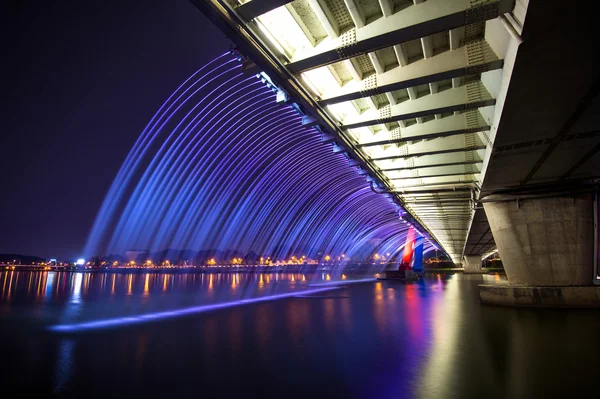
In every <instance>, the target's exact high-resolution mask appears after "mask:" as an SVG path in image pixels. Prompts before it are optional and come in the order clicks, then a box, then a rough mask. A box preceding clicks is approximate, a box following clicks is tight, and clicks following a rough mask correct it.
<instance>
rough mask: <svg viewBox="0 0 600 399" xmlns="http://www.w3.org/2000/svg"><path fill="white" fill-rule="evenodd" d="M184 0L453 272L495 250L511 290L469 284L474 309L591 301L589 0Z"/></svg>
mask: <svg viewBox="0 0 600 399" xmlns="http://www.w3.org/2000/svg"><path fill="white" fill-rule="evenodd" d="M192 2H193V3H194V4H195V5H196V6H197V7H198V8H199V9H200V10H201V11H202V12H204V13H205V14H206V15H207V16H208V17H209V18H210V19H211V20H212V21H213V22H214V23H215V24H216V25H217V26H218V27H219V28H220V29H221V30H222V31H223V32H224V34H226V35H227V36H228V37H229V38H230V39H231V41H232V42H233V43H234V44H235V51H236V52H237V53H238V54H239V57H240V60H241V61H242V68H243V70H244V71H246V72H247V73H249V74H262V76H263V78H264V79H266V80H269V81H270V82H271V83H272V84H273V85H274V87H275V88H276V89H277V90H278V97H277V98H278V101H279V102H281V103H282V105H290V106H293V107H294V108H295V109H297V110H298V112H300V113H301V114H302V115H303V123H304V124H305V125H307V126H312V127H314V128H315V129H318V130H319V131H321V132H322V137H323V142H324V143H325V144H330V145H332V148H333V151H334V152H340V153H344V154H346V156H347V157H348V159H349V165H350V166H352V167H357V168H359V169H360V171H361V173H363V174H364V175H365V176H366V178H367V180H368V181H369V182H370V184H371V187H372V189H373V190H374V191H377V192H379V193H381V194H382V195H386V196H388V197H389V198H390V200H391V201H394V202H396V203H397V204H398V205H399V207H401V208H402V209H403V210H405V211H406V213H405V215H404V216H403V217H404V218H405V219H406V220H407V222H409V223H411V224H412V225H413V226H414V227H415V228H416V229H417V230H418V231H419V232H421V233H422V234H423V235H424V236H425V237H426V239H428V240H430V241H431V242H432V243H435V244H436V245H438V246H439V247H440V249H442V250H443V251H444V252H445V253H446V254H447V255H448V256H449V257H451V259H452V260H453V261H454V262H455V263H457V264H460V263H462V264H464V266H465V270H466V271H467V272H479V271H480V270H481V260H482V257H485V256H487V255H488V254H490V253H493V252H495V251H498V252H499V254H500V256H501V258H502V260H503V263H504V266H505V270H506V273H507V277H508V280H509V282H510V285H509V286H506V287H504V288H503V289H500V288H498V287H488V286H482V287H481V292H480V294H481V298H482V300H483V301H486V302H494V303H502V304H510V305H540V306H556V305H558V306H591V305H590V304H594V306H598V303H600V293H599V290H598V289H597V288H594V287H593V284H595V283H596V282H597V281H598V278H597V276H598V271H597V262H598V227H597V226H598V223H597V220H598V202H597V192H598V185H597V182H598V180H597V178H598V175H599V173H598V171H599V170H600V157H598V151H599V150H600V128H599V126H598V122H597V120H598V118H597V117H596V114H597V113H598V112H600V99H599V98H598V91H599V90H600V81H599V78H600V63H599V60H598V58H599V57H598V55H597V53H596V52H595V51H594V48H595V47H596V46H595V44H596V43H595V41H594V37H595V36H597V35H595V32H593V26H594V18H593V16H594V15H595V14H594V10H593V9H592V8H591V5H587V4H582V3H578V4H577V5H576V6H575V5H570V4H567V3H566V2H564V1H534V0H531V1H529V0H517V1H515V0H294V1H291V0H271V1H267V0H251V1H237V0H192ZM586 8H589V9H587V10H586ZM574 286H579V288H573V287H574ZM582 286H583V287H582ZM548 287H552V288H548ZM574 290H575V291H574ZM540 298H541V299H540Z"/></svg>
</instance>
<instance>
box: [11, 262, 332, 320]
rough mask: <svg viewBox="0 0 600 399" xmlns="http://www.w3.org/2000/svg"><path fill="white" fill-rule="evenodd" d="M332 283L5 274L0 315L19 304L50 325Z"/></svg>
mask: <svg viewBox="0 0 600 399" xmlns="http://www.w3.org/2000/svg"><path fill="white" fill-rule="evenodd" d="M329 281H331V276H330V275H329V274H327V273H313V274H306V273H305V274H302V273H210V274H209V273H193V274H192V273H189V274H187V273H186V274H159V273H70V272H53V271H49V272H48V271H43V272H19V271H6V272H0V286H2V291H0V312H1V313H2V314H3V315H4V316H10V315H11V313H13V310H14V307H15V305H19V306H20V309H19V312H20V316H21V317H31V316H34V315H35V314H37V313H39V311H40V309H41V311H42V313H43V316H44V319H45V320H46V321H50V320H51V321H53V322H58V323H73V322H77V321H86V320H93V319H98V318H99V319H105V318H110V317H122V316H130V315H138V314H146V313H154V312H161V311H165V310H173V309H180V308H185V307H186V306H187V307H189V306H198V305H205V304H213V303H222V302H228V301H236V300H240V299H250V298H255V297H265V296H268V295H278V294H282V293H288V292H296V291H298V292H301V291H303V290H306V289H308V284H309V283H310V284H315V283H319V282H329ZM107 282H108V283H107ZM115 304H118V306H115ZM23 305H25V306H27V307H26V308H25V310H26V312H25V313H22V311H23V308H22V306H23Z"/></svg>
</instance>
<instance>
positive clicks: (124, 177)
mask: <svg viewBox="0 0 600 399" xmlns="http://www.w3.org/2000/svg"><path fill="white" fill-rule="evenodd" d="M260 78H261V79H262V80H264V81H265V83H264V84H263V83H261V80H259V79H257V78H256V77H255V76H246V75H244V74H242V73H241V71H240V68H239V64H238V63H237V61H236V60H235V59H234V58H233V56H232V55H230V54H225V55H223V56H221V57H219V58H217V59H216V60H214V61H212V62H211V63H209V64H207V65H206V66H204V67H203V68H201V69H200V70H199V71H198V72H196V73H195V74H194V75H192V76H191V77H190V78H189V79H188V80H186V81H185V82H184V83H183V84H182V85H181V86H180V87H179V88H178V89H177V90H176V91H175V92H174V93H173V94H172V95H171V96H170V97H169V99H167V101H166V102H165V103H164V104H163V106H162V107H161V108H160V109H159V111H158V112H157V113H156V115H155V116H154V117H153V118H152V120H151V121H150V123H149V124H148V125H147V127H146V129H145V130H144V131H143V132H142V134H141V135H140V138H139V139H138V141H137V142H136V143H135V145H134V147H133V148H132V150H131V151H130V153H129V155H128V157H127V159H126V160H125V162H124V163H123V165H122V167H121V169H120V171H119V173H118V175H117V176H116V178H115V180H114V182H113V184H112V186H111V188H110V190H109V192H108V194H107V196H106V198H105V200H104V203H103V205H102V207H101V209H100V212H99V213H98V215H97V218H96V221H95V223H94V226H93V228H92V231H91V232H90V236H89V239H88V242H87V245H86V248H85V251H84V255H85V256H86V257H90V256H96V255H103V254H109V253H118V254H123V253H125V251H127V250H130V249H132V248H137V249H143V250H148V251H150V252H157V251H161V250H164V249H166V248H178V249H191V250H194V251H197V250H201V249H214V250H221V251H225V250H236V251H239V252H241V253H243V254H247V253H250V252H253V253H255V254H257V255H258V256H265V257H267V256H270V257H271V259H273V260H276V259H285V258H287V257H288V256H289V255H293V254H305V255H307V257H308V258H311V259H315V258H316V257H317V256H318V254H329V255H331V256H332V257H333V256H336V257H337V256H339V255H340V254H346V255H347V256H348V257H349V258H351V259H354V260H360V259H365V258H368V256H369V255H370V254H372V253H375V252H380V253H384V252H385V253H387V252H390V253H391V254H392V255H391V257H393V256H395V255H397V254H398V253H399V251H401V248H402V246H401V245H402V243H403V242H404V240H405V238H406V231H407V226H406V224H404V223H402V221H400V220H398V218H397V216H396V204H395V203H394V200H393V199H391V200H388V199H387V198H386V197H384V196H382V195H378V194H376V193H374V192H372V191H371V189H370V187H369V185H368V184H366V183H365V181H364V179H363V178H362V177H361V175H364V174H367V173H368V172H367V171H365V170H362V169H360V170H358V171H357V170H356V168H353V167H349V166H348V160H347V154H345V153H344V151H341V152H340V153H332V152H331V149H330V147H329V146H327V145H323V143H322V142H321V135H322V134H323V133H322V129H321V128H320V127H318V126H316V127H314V128H311V127H307V126H303V125H302V117H301V115H302V114H303V112H302V109H301V108H300V106H299V105H298V104H296V103H291V104H290V107H282V106H281V105H280V104H277V103H276V97H277V94H276V93H274V92H273V91H272V90H271V89H270V88H269V87H265V84H267V83H268V85H269V86H271V88H272V86H273V83H272V82H271V79H270V78H269V77H268V76H266V75H261V76H260ZM339 149H340V150H343V149H342V148H341V147H340V148H339ZM367 179H368V180H369V181H373V178H372V177H371V176H367Z"/></svg>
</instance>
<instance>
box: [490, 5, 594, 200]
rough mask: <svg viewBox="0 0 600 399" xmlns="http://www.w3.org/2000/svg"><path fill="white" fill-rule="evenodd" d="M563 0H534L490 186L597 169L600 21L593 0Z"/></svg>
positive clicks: (584, 173)
mask: <svg viewBox="0 0 600 399" xmlns="http://www.w3.org/2000/svg"><path fill="white" fill-rule="evenodd" d="M562 5H563V4H561V3H560V2H541V3H536V2H532V3H531V4H530V5H529V9H528V11H527V24H526V25H525V27H524V29H523V33H522V37H523V40H524V41H523V44H522V45H521V46H520V48H519V56H518V58H517V60H516V62H515V66H514V69H513V73H512V77H511V87H510V90H509V91H508V94H507V97H506V102H505V104H504V110H503V113H502V122H501V124H500V126H499V128H498V132H497V134H496V138H495V141H494V155H493V156H492V157H491V159H490V163H489V165H488V168H487V174H486V179H485V183H484V186H483V188H484V190H489V191H493V190H497V189H501V188H504V187H507V186H512V185H519V186H526V185H528V184H533V183H539V182H559V181H563V180H565V179H574V178H577V179H583V178H592V177H598V175H599V172H598V171H599V169H598V168H596V167H594V165H598V163H600V160H599V159H598V158H599V153H600V151H599V150H600V146H599V145H598V136H597V134H598V132H600V119H599V118H598V115H599V114H600V95H599V92H600V57H598V55H597V54H596V53H590V49H591V48H595V47H597V37H598V35H597V32H596V31H595V28H594V26H595V25H596V24H597V21H596V20H595V16H594V11H593V9H592V7H591V5H588V4H585V6H584V5H583V4H581V7H575V8H572V7H563V6H562ZM596 15H597V14H596ZM553 18H554V19H555V20H556V18H559V19H560V21H561V24H553V23H550V20H551V19H553ZM557 48H568V49H569V52H568V54H569V55H567V54H564V53H560V54H559V55H557V54H556V49H557ZM575 54H577V55H578V56H573V55H575ZM579 56H580V57H579ZM549 82H551V84H549Z"/></svg>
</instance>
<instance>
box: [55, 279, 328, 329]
mask: <svg viewBox="0 0 600 399" xmlns="http://www.w3.org/2000/svg"><path fill="white" fill-rule="evenodd" d="M339 285H340V283H339V282H337V283H336V284H335V286H330V287H326V288H316V289H312V290H305V291H298V292H288V293H285V294H277V295H269V296H265V297H258V298H249V299H240V300H237V301H231V302H224V303H215V304H211V305H201V306H193V307H189V308H183V309H175V310H169V311H164V312H157V313H148V314H142V315H139V316H128V317H117V318H114V319H105V320H95V321H89V322H82V323H73V324H57V325H54V326H50V327H49V330H50V331H54V332H61V333H73V332H82V331H91V330H100V329H105V328H111V327H121V326H127V325H132V324H140V323H147V322H152V321H158V320H164V319H170V318H174V317H182V316H187V315H191V314H197V313H204V312H210V311H212V310H218V309H226V308H231V307H234V306H241V305H249V304H253V303H259V302H267V301H274V300H277V299H284V298H293V297H295V296H306V295H312V294H317V293H320V292H325V291H331V290H335V289H338V288H339Z"/></svg>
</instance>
